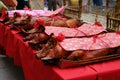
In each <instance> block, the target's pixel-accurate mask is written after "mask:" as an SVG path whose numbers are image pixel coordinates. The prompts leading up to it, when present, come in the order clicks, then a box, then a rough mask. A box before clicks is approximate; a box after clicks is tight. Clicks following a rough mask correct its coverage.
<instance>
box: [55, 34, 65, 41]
mask: <svg viewBox="0 0 120 80" xmlns="http://www.w3.org/2000/svg"><path fill="white" fill-rule="evenodd" d="M56 38H57V40H58V41H59V42H62V41H63V40H64V39H65V36H64V35H63V34H62V33H59V34H58V36H56Z"/></svg>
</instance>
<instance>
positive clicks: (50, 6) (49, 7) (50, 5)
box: [48, 0, 52, 10]
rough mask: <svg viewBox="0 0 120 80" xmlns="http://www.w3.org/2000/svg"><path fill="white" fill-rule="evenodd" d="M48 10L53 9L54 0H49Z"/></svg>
mask: <svg viewBox="0 0 120 80" xmlns="http://www.w3.org/2000/svg"><path fill="white" fill-rule="evenodd" d="M48 10H52V2H51V0H48Z"/></svg>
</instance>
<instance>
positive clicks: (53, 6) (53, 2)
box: [48, 0, 57, 11]
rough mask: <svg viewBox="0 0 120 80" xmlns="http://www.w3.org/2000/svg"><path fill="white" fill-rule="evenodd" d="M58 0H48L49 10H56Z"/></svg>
mask: <svg viewBox="0 0 120 80" xmlns="http://www.w3.org/2000/svg"><path fill="white" fill-rule="evenodd" d="M56 4H57V2H56V0H48V10H53V11H55V10H56V7H57V6H56Z"/></svg>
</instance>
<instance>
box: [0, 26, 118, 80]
mask: <svg viewBox="0 0 120 80" xmlns="http://www.w3.org/2000/svg"><path fill="white" fill-rule="evenodd" d="M0 46H3V47H4V49H5V50H6V55H8V56H9V57H12V58H13V59H14V63H15V65H19V66H21V67H22V69H23V71H24V75H25V79H26V80H97V79H98V80H113V79H114V80H119V79H120V60H115V61H109V62H104V63H100V64H95V65H88V66H83V67H77V68H69V69H60V68H58V67H55V66H46V65H44V64H43V63H42V62H41V61H39V60H37V59H36V58H35V56H34V54H33V50H32V48H31V47H30V46H28V44H27V43H26V42H23V41H22V36H20V35H19V34H17V32H16V31H13V30H12V31H11V30H10V29H9V27H7V26H5V25H3V24H0Z"/></svg>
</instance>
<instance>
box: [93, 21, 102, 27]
mask: <svg viewBox="0 0 120 80" xmlns="http://www.w3.org/2000/svg"><path fill="white" fill-rule="evenodd" d="M94 25H97V26H100V27H102V24H101V23H100V22H98V21H96V22H95V23H94Z"/></svg>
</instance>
